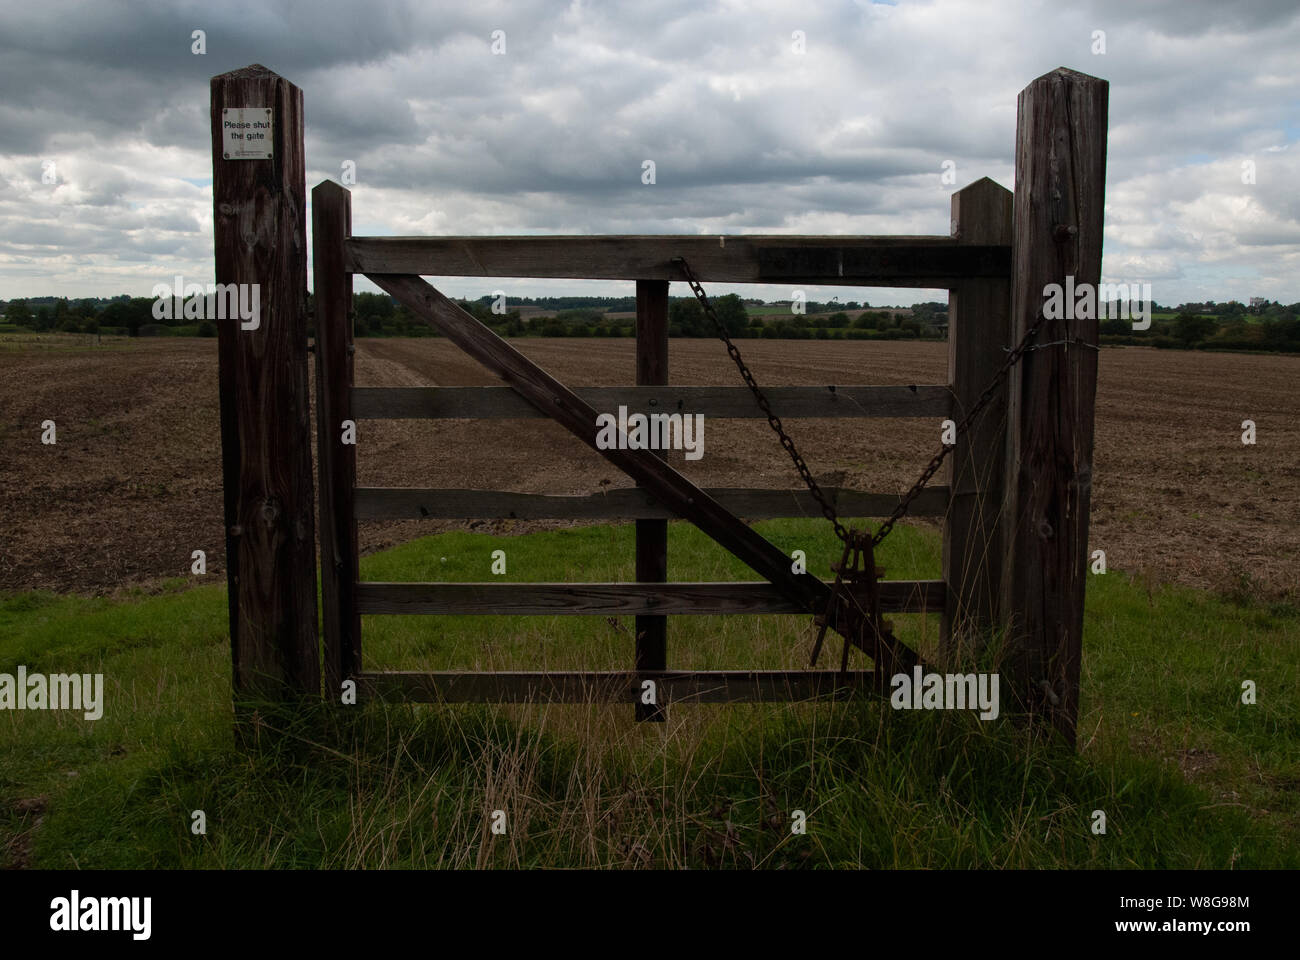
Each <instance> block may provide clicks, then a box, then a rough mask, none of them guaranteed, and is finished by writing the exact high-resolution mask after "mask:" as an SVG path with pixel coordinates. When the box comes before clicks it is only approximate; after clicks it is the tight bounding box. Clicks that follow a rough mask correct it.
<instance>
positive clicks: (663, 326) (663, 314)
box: [635, 280, 668, 723]
mask: <svg viewBox="0 0 1300 960" xmlns="http://www.w3.org/2000/svg"><path fill="white" fill-rule="evenodd" d="M636 382H637V385H638V386H648V387H662V386H664V385H666V384H667V383H668V281H667V280H638V281H637V282H636ZM659 457H660V459H661V460H666V459H667V458H668V454H667V452H666V451H661V452H660V454H659ZM636 578H637V581H638V582H640V583H663V582H665V581H666V580H667V579H668V521H667V520H666V519H644V518H641V519H638V520H637V521H636ZM635 636H636V668H637V670H638V671H643V670H666V669H668V620H667V618H666V617H664V616H662V615H660V614H640V615H638V616H637V618H636V634H635ZM635 709H636V719H637V720H638V721H643V722H644V721H649V722H653V723H663V722H665V721H666V720H667V719H668V714H667V712H666V711H665V710H664V708H663V705H662V704H661V703H642V702H641V700H640V699H638V700H637V701H636V708H635Z"/></svg>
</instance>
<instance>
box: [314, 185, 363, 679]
mask: <svg viewBox="0 0 1300 960" xmlns="http://www.w3.org/2000/svg"><path fill="white" fill-rule="evenodd" d="M311 196H312V250H313V276H314V279H315V283H314V285H315V294H316V445H317V462H318V470H319V473H320V540H321V592H322V600H323V609H324V620H323V625H324V646H325V653H324V659H325V690H326V697H327V699H333V700H334V701H335V702H337V698H338V697H339V695H340V687H341V685H342V683H343V681H345V680H347V679H349V678H350V677H352V676H353V675H354V674H356V673H358V672H360V670H361V616H360V614H359V613H358V612H357V604H356V586H355V585H356V582H357V579H358V576H359V571H358V561H357V522H356V514H355V509H354V504H353V501H354V489H355V487H356V467H357V458H356V449H357V448H356V445H355V444H345V443H343V442H342V441H343V423H344V421H346V420H352V419H353V417H352V373H353V356H352V354H353V343H352V337H353V332H352V274H351V273H350V272H349V269H348V264H347V262H346V249H345V244H346V241H347V238H348V236H349V235H351V233H352V195H351V193H350V192H349V191H348V190H346V189H344V188H343V187H341V186H339V185H338V184H336V183H333V182H331V181H329V180H326V181H324V182H322V183H320V184H318V185H317V186H316V188H315V189H314V190H312V194H311Z"/></svg>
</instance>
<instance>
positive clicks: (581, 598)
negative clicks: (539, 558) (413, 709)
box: [356, 577, 945, 617]
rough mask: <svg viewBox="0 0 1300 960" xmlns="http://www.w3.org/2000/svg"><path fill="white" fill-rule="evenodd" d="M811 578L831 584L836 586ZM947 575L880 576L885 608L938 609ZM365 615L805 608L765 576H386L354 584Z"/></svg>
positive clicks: (702, 612)
mask: <svg viewBox="0 0 1300 960" xmlns="http://www.w3.org/2000/svg"><path fill="white" fill-rule="evenodd" d="M808 579H810V580H813V581H814V582H815V583H818V584H820V585H821V586H822V587H823V588H825V589H827V590H829V589H830V585H829V584H828V583H825V582H823V581H821V580H816V579H815V578H813V577H809V578H808ZM944 592H945V590H944V584H943V581H942V580H882V581H881V582H880V605H881V608H882V610H883V611H884V612H885V613H927V612H929V613H940V612H942V611H943V604H944ZM356 595H357V605H358V609H360V611H361V612H362V613H363V614H384V615H390V614H440V615H448V616H495V615H509V616H519V617H524V616H527V617H537V616H643V615H648V614H654V615H658V616H710V615H716V614H723V613H747V614H774V613H803V612H805V610H804V608H803V607H802V606H801V605H800V604H799V603H797V602H795V601H793V600H791V599H790V598H789V597H786V596H784V595H783V594H782V593H781V592H780V591H779V590H777V588H776V587H775V586H774V585H772V584H770V583H764V582H762V581H761V580H753V581H741V582H735V583H732V582H725V581H718V582H704V583H653V584H652V583H496V582H487V583H381V582H378V581H364V580H363V581H361V582H360V583H358V584H357V585H356Z"/></svg>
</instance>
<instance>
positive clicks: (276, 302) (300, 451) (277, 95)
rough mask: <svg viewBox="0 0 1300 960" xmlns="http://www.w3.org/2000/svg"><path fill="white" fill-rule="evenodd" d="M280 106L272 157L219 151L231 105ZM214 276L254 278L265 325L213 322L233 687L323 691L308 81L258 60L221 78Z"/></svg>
mask: <svg viewBox="0 0 1300 960" xmlns="http://www.w3.org/2000/svg"><path fill="white" fill-rule="evenodd" d="M227 107H231V108H234V107H269V108H271V110H272V111H273V128H272V134H273V139H272V156H273V159H270V160H226V159H224V158H223V156H222V127H221V122H222V110H223V109H224V108H227ZM211 122H212V204H213V231H214V236H213V246H214V250H215V258H216V282H217V283H219V284H256V285H257V286H258V293H259V301H260V316H259V318H258V320H259V323H258V326H257V328H256V329H249V330H244V329H241V323H240V320H239V318H237V317H234V318H230V319H225V320H218V321H217V338H218V355H219V382H220V390H221V439H222V474H223V481H224V485H225V521H226V532H227V539H226V563H227V582H228V585H229V611H230V637H231V651H232V659H233V668H234V669H233V681H234V689H235V694H236V697H237V698H240V697H244V696H247V697H249V698H260V699H268V700H276V699H291V698H293V697H296V696H298V695H302V694H319V692H320V660H319V656H320V655H319V651H318V650H317V633H316V524H315V518H314V515H313V514H314V510H315V497H314V491H313V487H312V475H311V469H312V468H311V419H310V406H309V397H308V385H307V381H308V372H307V317H306V314H307V250H306V246H305V243H306V236H307V229H306V184H305V168H304V160H303V113H302V91H301V90H299V89H298V88H297V87H295V86H294V85H293V84H291V83H289V81H287V80H285V79H284V78H283V77H280V76H277V75H276V74H274V73H272V72H271V71H270V70H267V69H266V68H265V67H263V66H260V65H256V64H255V65H253V66H251V67H246V68H244V69H242V70H236V71H234V72H232V73H226V74H222V75H220V76H217V77H213V78H212V83H211Z"/></svg>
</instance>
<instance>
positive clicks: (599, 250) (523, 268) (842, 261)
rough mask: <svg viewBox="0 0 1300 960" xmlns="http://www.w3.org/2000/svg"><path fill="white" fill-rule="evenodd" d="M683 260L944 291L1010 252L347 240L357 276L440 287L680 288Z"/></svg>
mask: <svg viewBox="0 0 1300 960" xmlns="http://www.w3.org/2000/svg"><path fill="white" fill-rule="evenodd" d="M675 257H684V258H685V259H686V260H687V262H688V263H690V265H691V269H692V270H693V271H694V273H695V275H696V276H697V277H698V278H699V279H700V280H701V281H702V282H710V281H713V282H729V283H813V282H825V283H835V284H836V285H841V286H885V287H948V286H951V285H952V284H953V283H954V282H955V281H957V280H960V279H963V278H966V277H978V276H1006V275H1007V273H1008V271H1009V270H1010V265H1011V250H1010V247H1009V246H1005V245H1004V246H991V247H990V246H978V245H971V244H958V243H955V242H954V241H953V240H952V238H951V237H795V236H762V235H741V236H731V237H717V236H713V237H702V236H699V235H695V234H692V235H689V236H577V237H575V236H567V237H545V236H541V237H539V236H526V237H353V238H352V239H351V240H349V241H348V258H349V264H348V265H349V268H350V269H351V270H353V271H354V272H356V273H367V274H372V273H391V274H414V275H424V276H439V277H561V278H573V279H592V280H678V281H684V280H685V279H686V277H685V276H684V275H683V274H682V272H681V268H680V266H678V265H676V264H674V263H673V262H672V261H673V259H674V258H675Z"/></svg>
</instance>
